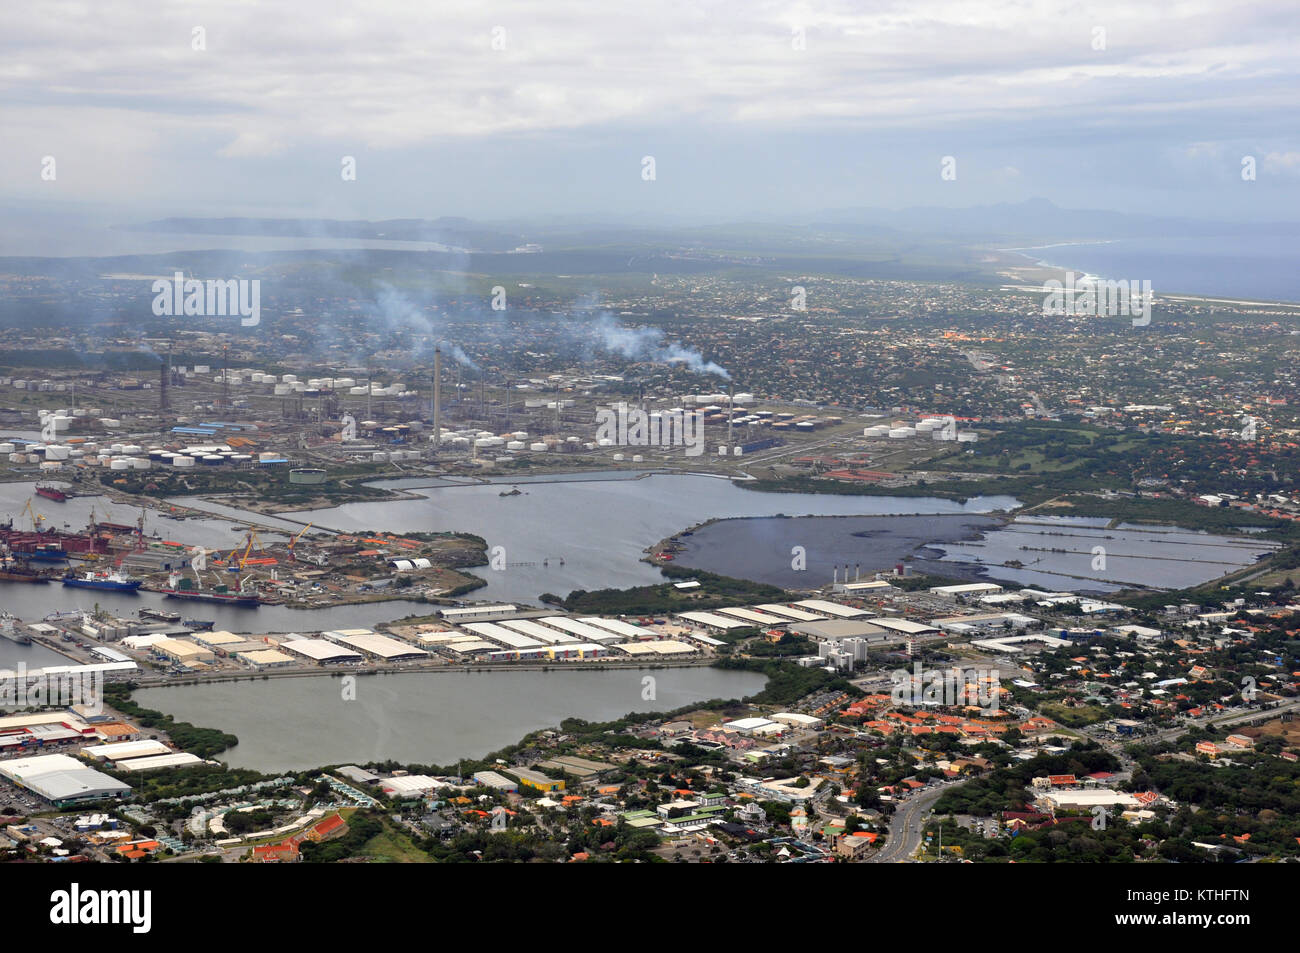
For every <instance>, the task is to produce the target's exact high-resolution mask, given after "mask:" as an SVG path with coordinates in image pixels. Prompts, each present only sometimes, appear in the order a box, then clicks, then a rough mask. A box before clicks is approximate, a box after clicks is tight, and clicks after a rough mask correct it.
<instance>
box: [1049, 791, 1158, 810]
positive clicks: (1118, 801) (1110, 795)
mask: <svg viewBox="0 0 1300 953" xmlns="http://www.w3.org/2000/svg"><path fill="white" fill-rule="evenodd" d="M1037 800H1038V802H1039V803H1040V804H1042V805H1044V806H1046V807H1050V808H1052V809H1054V810H1058V811H1091V810H1092V809H1093V808H1097V807H1122V808H1135V807H1141V806H1142V802H1141V801H1139V800H1138V799H1137V798H1136V797H1135V796H1134V795H1132V794H1128V793H1126V792H1124V791H1108V790H1097V791H1052V792H1051V793H1050V794H1042V795H1039V797H1038V798H1037Z"/></svg>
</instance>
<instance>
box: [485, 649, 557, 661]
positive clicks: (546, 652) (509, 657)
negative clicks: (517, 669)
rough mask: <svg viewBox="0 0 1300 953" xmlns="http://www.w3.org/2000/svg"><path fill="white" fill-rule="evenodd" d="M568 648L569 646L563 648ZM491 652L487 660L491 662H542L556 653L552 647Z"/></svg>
mask: <svg viewBox="0 0 1300 953" xmlns="http://www.w3.org/2000/svg"><path fill="white" fill-rule="evenodd" d="M562 647H563V648H567V646H562ZM493 648H494V649H495V651H492V652H489V653H488V655H487V660H488V661H489V662H541V661H544V660H546V659H548V658H551V654H550V653H551V652H552V651H554V649H553V647H552V646H549V645H539V646H538V647H537V648H535V649H496V647H495V646H493Z"/></svg>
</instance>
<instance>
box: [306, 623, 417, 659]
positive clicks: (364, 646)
mask: <svg viewBox="0 0 1300 953" xmlns="http://www.w3.org/2000/svg"><path fill="white" fill-rule="evenodd" d="M348 633H353V634H348ZM322 634H323V635H324V636H325V638H327V639H333V640H334V641H335V642H341V643H343V644H344V645H347V646H349V647H351V648H354V649H357V650H358V651H360V652H363V653H364V654H366V655H373V656H375V657H376V658H380V659H383V660H384V661H385V662H396V661H402V660H405V659H419V658H427V657H428V655H429V653H428V652H426V651H424V649H417V648H416V647H415V646H414V645H407V644H406V643H405V642H398V641H397V640H396V639H390V638H388V637H387V636H384V635H376V634H375V633H374V632H371V631H370V630H369V629H361V630H355V629H344V630H341V631H338V632H324V633H322Z"/></svg>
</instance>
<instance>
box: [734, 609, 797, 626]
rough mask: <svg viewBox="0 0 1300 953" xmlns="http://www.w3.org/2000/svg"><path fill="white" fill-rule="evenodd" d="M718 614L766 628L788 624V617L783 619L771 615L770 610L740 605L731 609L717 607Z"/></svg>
mask: <svg viewBox="0 0 1300 953" xmlns="http://www.w3.org/2000/svg"><path fill="white" fill-rule="evenodd" d="M718 614H719V615H725V616H730V617H731V618H733V619H741V620H743V621H745V622H748V623H749V624H750V625H765V626H767V627H768V628H773V627H776V626H782V625H789V624H790V620H789V619H783V618H782V617H781V616H779V615H772V614H771V613H770V612H758V611H756V610H754V609H746V608H744V607H741V606H737V607H736V608H733V609H719V610H718Z"/></svg>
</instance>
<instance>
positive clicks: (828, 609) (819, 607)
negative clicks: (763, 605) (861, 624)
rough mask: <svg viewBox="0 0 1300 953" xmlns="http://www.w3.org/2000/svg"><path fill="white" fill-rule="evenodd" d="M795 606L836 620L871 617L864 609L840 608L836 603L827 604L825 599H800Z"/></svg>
mask: <svg viewBox="0 0 1300 953" xmlns="http://www.w3.org/2000/svg"><path fill="white" fill-rule="evenodd" d="M795 605H797V606H799V607H800V608H803V609H809V610H811V611H813V612H820V613H821V614H822V615H828V616H834V617H835V618H837V619H857V618H860V617H862V616H864V615H871V613H870V612H868V611H867V610H866V609H854V608H853V607H852V606H842V605H840V604H839V603H838V602H827V601H826V600H825V599H801V600H800V601H799V602H796V603H795Z"/></svg>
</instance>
